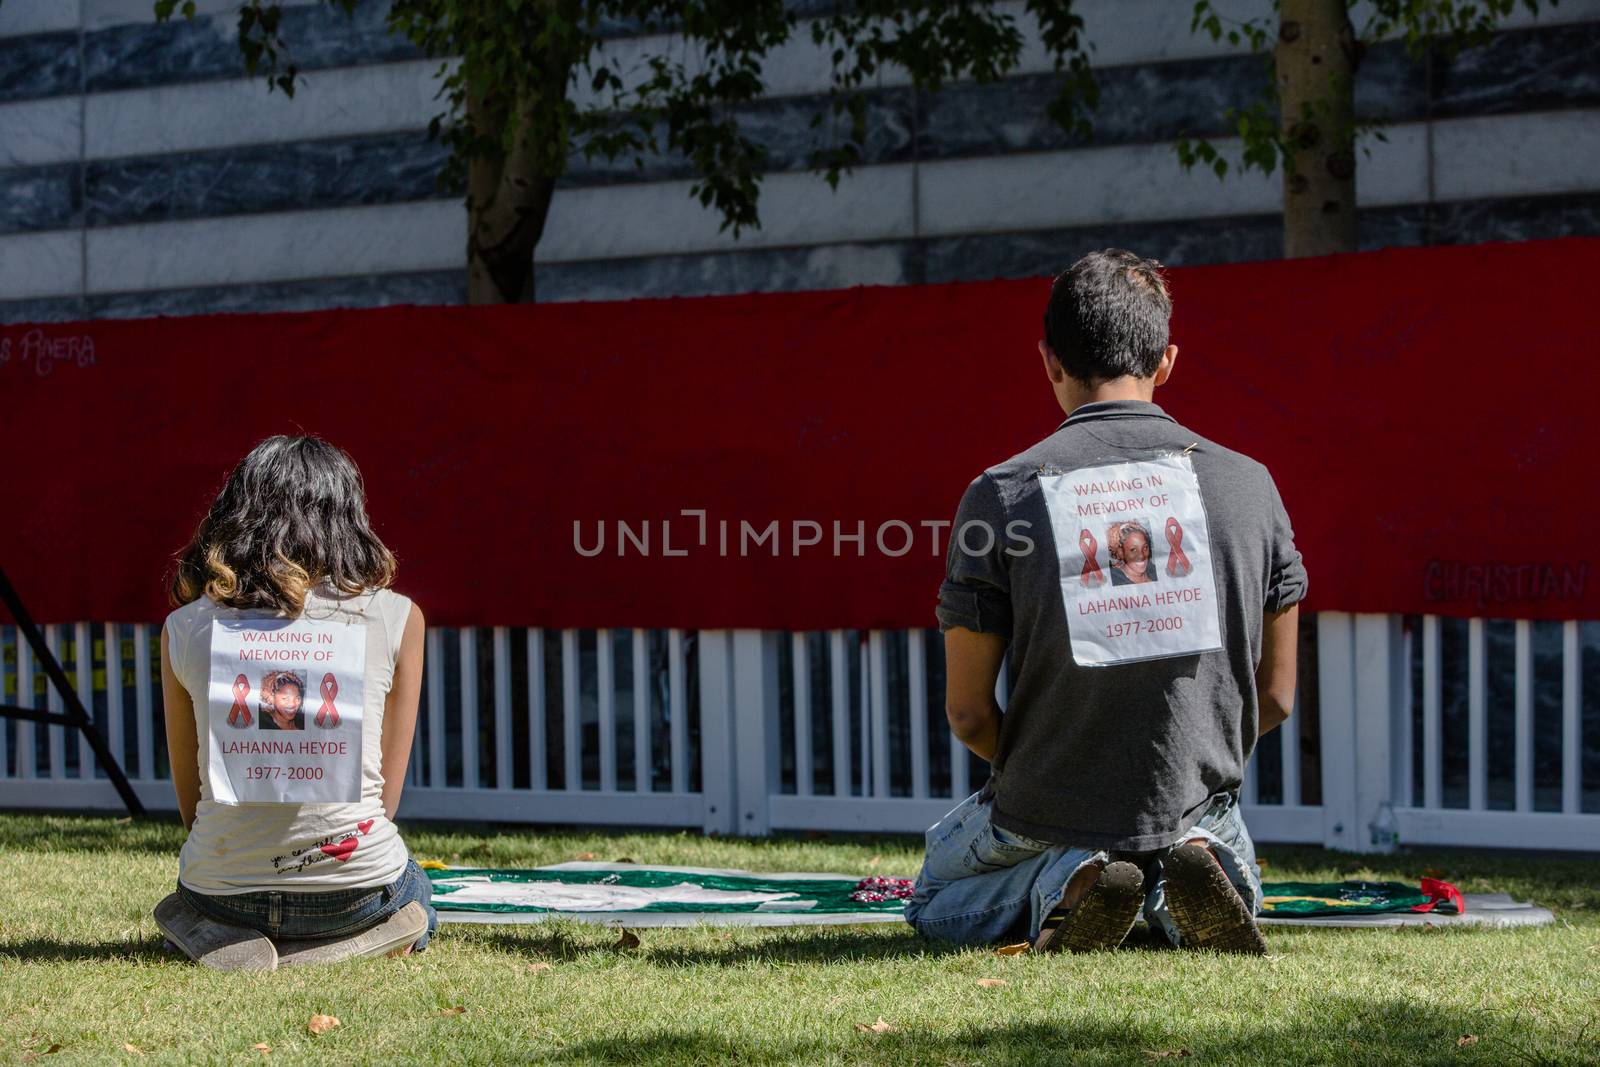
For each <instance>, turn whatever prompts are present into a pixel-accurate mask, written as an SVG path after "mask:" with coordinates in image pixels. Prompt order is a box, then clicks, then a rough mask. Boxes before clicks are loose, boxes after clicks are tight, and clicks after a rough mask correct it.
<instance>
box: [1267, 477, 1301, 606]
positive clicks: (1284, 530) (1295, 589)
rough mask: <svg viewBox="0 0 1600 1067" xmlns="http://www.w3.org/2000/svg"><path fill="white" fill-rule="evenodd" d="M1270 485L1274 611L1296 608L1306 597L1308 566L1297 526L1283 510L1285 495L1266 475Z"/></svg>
mask: <svg viewBox="0 0 1600 1067" xmlns="http://www.w3.org/2000/svg"><path fill="white" fill-rule="evenodd" d="M1267 488H1268V489H1269V490H1270V491H1271V496H1272V533H1271V547H1270V548H1269V550H1268V555H1269V559H1268V572H1267V603H1266V610H1267V612H1268V613H1269V614H1274V613H1277V612H1280V611H1282V610H1284V609H1285V608H1290V607H1293V606H1294V605H1296V604H1298V603H1300V601H1302V600H1304V599H1305V596H1306V584H1307V579H1306V566H1305V562H1304V561H1303V560H1302V559H1301V558H1300V551H1299V550H1298V549H1297V548H1295V547H1294V528H1293V527H1292V526H1290V525H1289V512H1288V511H1287V510H1285V509H1284V506H1283V498H1282V497H1281V496H1279V495H1278V486H1277V483H1276V482H1274V481H1273V480H1272V476H1271V475H1270V474H1269V475H1268V476H1267Z"/></svg>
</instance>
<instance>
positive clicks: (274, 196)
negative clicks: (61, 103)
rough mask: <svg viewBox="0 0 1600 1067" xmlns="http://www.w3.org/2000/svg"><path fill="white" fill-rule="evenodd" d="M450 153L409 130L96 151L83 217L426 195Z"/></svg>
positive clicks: (125, 217)
mask: <svg viewBox="0 0 1600 1067" xmlns="http://www.w3.org/2000/svg"><path fill="white" fill-rule="evenodd" d="M447 155H448V151H447V149H446V148H445V147H444V146H443V145H441V144H439V143H438V142H437V141H434V140H432V139H431V138H429V137H428V135H427V134H426V133H423V132H421V131H415V132H411V131H408V132H405V133H393V134H377V135H374V136H370V137H351V138H342V139H336V140H325V141H297V142H291V143H289V144H277V145H245V146H240V147H237V148H224V149H217V150H214V151H210V152H184V153H175V154H171V155H160V156H141V157H134V158H122V159H108V160H95V161H91V162H90V163H89V164H88V165H87V166H86V168H85V176H84V189H85V192H84V217H85V219H86V221H87V223H88V224H89V225H90V226H107V225H118V224H126V223H136V222H157V221H163V220H176V219H196V218H208V217H215V216H221V215H248V214H260V213H263V212H272V211H292V210H297V209H300V210H304V209H321V208H333V207H350V206H359V205H365V204H392V203H401V202H406V201H414V200H428V199H433V198H438V197H443V196H446V195H447V194H445V193H442V192H441V191H440V189H439V183H438V178H439V172H440V169H441V168H442V166H443V165H444V161H445V158H446V156H447ZM3 174H4V172H0V178H3ZM452 198H453V197H452Z"/></svg>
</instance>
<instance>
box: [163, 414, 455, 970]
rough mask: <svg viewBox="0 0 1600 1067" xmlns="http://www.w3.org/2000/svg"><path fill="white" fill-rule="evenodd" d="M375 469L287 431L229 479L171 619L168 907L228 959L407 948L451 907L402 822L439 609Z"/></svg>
mask: <svg viewBox="0 0 1600 1067" xmlns="http://www.w3.org/2000/svg"><path fill="white" fill-rule="evenodd" d="M394 571H395V560H394V556H393V555H392V554H391V553H390V552H389V550H388V549H387V548H385V547H384V545H383V542H381V541H380V540H378V538H377V535H375V534H374V533H373V532H372V529H371V526H370V525H369V524H368V521H367V514H366V500H365V494H364V491H363V489H362V484H361V475H360V472H358V471H357V470H356V467H355V464H354V463H353V462H352V461H351V459H350V457H349V456H348V455H346V454H345V453H344V452H343V451H341V450H340V449H338V448H335V447H334V446H333V445H330V444H328V443H327V442H325V441H321V440H318V439H317V438H314V437H272V438H268V439H267V440H265V441H263V442H261V444H259V445H257V446H256V448H255V449H254V450H253V451H252V452H251V453H250V454H249V455H248V456H246V457H245V458H244V461H243V462H241V463H240V464H239V466H238V467H236V468H235V469H234V471H233V473H232V474H231V475H229V476H228V481H227V484H226V485H224V486H223V488H222V493H221V494H220V495H219V496H218V497H217V499H216V501H215V502H214V503H213V504H212V505H211V509H210V510H209V511H208V512H207V514H206V516H205V518H204V519H203V520H202V521H201V523H200V528H199V530H198V532H196V534H195V537H194V540H193V541H192V542H191V543H190V545H189V547H188V548H187V549H186V550H185V551H184V553H183V555H182V557H181V559H180V560H179V563H178V570H177V575H176V577H175V578H174V580H173V583H172V599H173V602H174V603H176V604H179V605H182V606H180V607H179V608H178V609H177V610H176V611H174V612H173V613H172V614H171V615H169V616H168V617H167V621H166V625H165V627H163V629H162V632H161V682H162V692H163V694H164V696H165V699H166V724H167V749H168V752H169V754H170V758H171V763H172V783H173V787H174V788H175V789H176V790H177V794H178V811H179V812H180V814H181V815H182V816H183V823H184V826H186V827H188V829H189V837H188V840H186V841H185V842H184V845H183V851H182V853H181V854H180V856H179V860H178V891H177V892H176V893H174V894H172V895H171V896H169V897H167V898H166V899H165V900H163V901H162V902H161V903H160V904H159V905H158V906H157V907H156V913H155V917H156V922H157V925H159V926H160V927H161V929H162V931H163V932H164V933H165V934H166V935H167V937H168V938H169V939H170V940H171V941H173V942H174V943H175V944H176V945H177V946H178V947H179V948H181V949H182V950H183V951H184V952H185V953H187V954H188V955H189V956H190V957H191V958H192V959H195V960H197V961H199V962H201V963H204V964H207V965H209V966H213V967H221V968H227V969H239V970H271V969H273V968H274V967H276V966H277V965H278V964H279V962H280V961H281V962H282V963H284V964H290V963H309V962H322V961H331V960H335V959H348V958H351V957H355V956H372V955H380V954H385V953H395V954H400V953H404V952H408V951H411V950H412V949H421V948H423V947H424V946H425V945H426V943H427V940H428V935H429V933H430V932H431V931H432V930H433V927H434V924H435V922H436V917H435V915H434V912H433V907H432V905H431V904H430V903H429V901H430V899H431V895H432V893H431V888H430V886H429V883H428V879H427V876H426V875H424V874H423V872H422V870H421V869H420V868H419V867H418V866H417V864H416V861H414V860H412V859H411V858H410V855H409V853H408V852H407V851H406V846H405V843H404V842H402V841H401V840H400V834H399V832H398V831H397V830H396V829H395V826H394V823H393V822H392V821H391V820H392V819H393V818H394V813H395V809H396V808H397V807H398V805H399V803H400V789H401V786H402V784H403V783H404V782H405V775H406V763H407V761H408V759H409V758H410V755H411V740H412V733H413V730H414V729H415V727H416V719H417V698H418V694H419V692H420V687H421V681H422V648H423V633H424V631H423V626H424V624H423V619H422V612H421V611H420V610H418V609H417V607H416V605H414V604H412V603H411V601H409V600H407V599H406V598H405V597H403V596H401V595H399V594H398V593H395V592H392V591H391V590H390V589H389V585H390V583H391V582H392V581H393V580H394Z"/></svg>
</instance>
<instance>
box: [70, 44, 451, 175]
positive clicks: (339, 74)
mask: <svg viewBox="0 0 1600 1067" xmlns="http://www.w3.org/2000/svg"><path fill="white" fill-rule="evenodd" d="M437 70H438V64H436V63H434V62H432V61H431V60H419V61H416V62H410V63H386V64H379V65H377V66H370V67H344V68H340V69H338V70H327V71H316V72H313V73H312V74H310V75H308V76H307V79H306V83H305V84H304V85H303V86H302V87H301V88H300V89H299V90H298V91H297V92H296V94H295V96H294V99H292V100H291V99H289V98H287V97H285V96H284V95H283V94H282V93H277V92H275V93H269V92H267V88H266V86H265V85H264V84H262V83H261V82H259V81H253V80H248V79H238V80H234V81H226V82H207V83H205V84H203V85H169V86H164V87H161V88H158V89H130V90H126V91H124V92H116V93H92V94H90V95H89V96H87V97H86V98H85V106H84V153H85V155H86V156H87V157H88V158H90V159H106V158H115V157H118V156H133V155H140V156H142V155H152V154H157V153H167V152H193V151H204V150H206V149H211V148H224V147H227V146H229V145H253V144H271V143H279V142H284V141H298V140H307V139H322V138H327V137H345V136H353V135H360V134H369V133H385V132H392V131H397V130H421V129H426V128H427V125H428V122H429V120H431V119H432V118H433V116H435V115H437V114H438V113H439V111H440V108H441V105H440V103H439V101H437V100H436V99H434V97H435V94H436V93H437V92H438V84H437V81H436V80H435V78H434V73H435V72H436V71H437Z"/></svg>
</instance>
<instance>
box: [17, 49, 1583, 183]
mask: <svg viewBox="0 0 1600 1067" xmlns="http://www.w3.org/2000/svg"><path fill="white" fill-rule="evenodd" d="M1491 56H1492V60H1493V61H1492V62H1491V61H1490V60H1489V58H1486V57H1491ZM1463 69H1464V70H1467V71H1468V72H1469V73H1468V74H1466V75H1463V74H1461V73H1459V72H1458V71H1459V70H1463ZM436 70H437V67H436V66H435V65H434V64H433V63H431V62H427V61H421V62H411V63H391V64H383V65H378V66H371V67H358V68H339V69H333V70H326V71H319V72H315V73H313V74H311V75H309V76H308V77H307V80H306V83H305V85H304V86H303V87H302V89H301V90H300V92H299V93H298V94H297V97H296V99H294V100H292V101H291V100H287V99H285V98H284V97H283V96H282V94H269V93H267V92H266V91H265V87H264V86H263V85H262V84H261V83H260V82H254V81H248V80H240V79H236V80H233V81H226V82H209V83H206V84H205V85H189V86H168V87H165V88H159V89H148V90H130V91H126V92H117V93H104V94H92V95H90V96H89V97H88V98H87V99H86V101H85V104H84V107H85V110H86V113H87V118H86V121H87V123H88V127H87V130H86V136H85V138H84V142H85V148H86V151H87V152H88V154H89V155H90V157H92V158H103V157H117V156H125V155H150V154H155V153H166V152H184V151H205V150H209V149H213V148H220V147H225V146H229V145H248V144H254V143H278V142H283V141H288V140H310V139H325V138H329V137H335V136H349V135H360V134H365V133H373V132H380V131H387V130H397V129H421V128H424V127H425V126H426V124H427V122H428V120H429V119H431V118H432V117H433V116H434V115H436V114H438V113H439V111H440V105H439V103H438V101H437V100H435V99H434V94H435V92H436V89H437V84H436V81H435V77H434V76H435V72H436ZM1433 71H1434V74H1433V82H1434V86H1435V88H1434V94H1433V98H1432V100H1431V101H1430V99H1429V92H1428V73H1427V68H1426V67H1424V66H1423V65H1421V64H1418V63H1415V62H1413V61H1412V60H1411V59H1410V58H1409V57H1408V56H1407V55H1406V53H1405V51H1404V49H1402V48H1401V47H1400V46H1399V45H1386V46H1381V47H1378V48H1375V49H1373V50H1372V51H1371V52H1370V53H1369V54H1368V56H1367V58H1366V59H1365V60H1364V62H1363V66H1362V69H1361V73H1360V75H1359V77H1358V78H1357V82H1356V102H1357V112H1358V115H1359V116H1360V117H1362V118H1364V119H1371V120H1386V121H1408V120H1417V119H1421V118H1423V117H1425V116H1428V115H1430V114H1431V115H1432V116H1433V117H1436V118H1445V117H1456V116H1464V115H1468V114H1498V113H1511V112H1516V111H1527V110H1543V109H1551V108H1556V107H1562V108H1569V107H1584V106H1592V105H1595V104H1597V103H1600V22H1596V23H1583V24H1577V25H1571V26H1564V27H1559V28H1544V29H1538V30H1528V31H1518V32H1511V33H1504V34H1501V35H1499V36H1498V37H1497V38H1496V39H1495V40H1494V41H1493V42H1492V43H1491V45H1490V46H1488V47H1487V48H1486V49H1484V50H1482V51H1481V52H1480V51H1474V52H1468V53H1463V54H1462V55H1461V56H1460V57H1458V58H1457V59H1456V60H1455V61H1453V62H1452V61H1447V60H1445V59H1443V58H1440V59H1438V60H1437V61H1436V62H1434V64H1433ZM1266 77H1267V75H1266V71H1265V68H1264V65H1263V64H1262V62H1261V60H1260V59H1259V58H1257V57H1233V58H1224V59H1209V60H1188V61H1175V62H1168V63H1159V64H1147V65H1139V66H1126V67H1114V68H1108V69H1106V70H1103V71H1101V72H1100V83H1101V92H1102V101H1101V106H1100V108H1099V109H1098V110H1097V112H1096V113H1095V115H1094V116H1093V122H1094V131H1093V134H1092V136H1091V137H1090V138H1089V139H1088V140H1087V141H1086V140H1085V139H1083V138H1081V137H1075V136H1072V135H1069V134H1068V133H1067V132H1066V131H1063V130H1062V129H1061V128H1060V127H1059V126H1057V125H1056V124H1055V123H1054V122H1053V121H1051V120H1050V119H1049V117H1048V115H1047V113H1046V109H1047V107H1048V105H1049V103H1050V101H1051V100H1052V99H1053V98H1054V96H1055V94H1056V86H1057V79H1056V77H1055V76H1054V75H1027V76H1019V77H1013V78H1008V79H1004V80H1002V81H999V82H995V83H991V84H988V85H975V84H970V83H967V84H953V85H950V86H947V87H946V88H945V89H944V90H943V91H942V92H940V93H938V94H923V95H921V97H920V100H919V101H918V102H917V103H916V104H915V105H913V103H912V101H913V99H914V97H913V94H912V92H911V91H910V90H907V89H888V90H879V91H876V92H873V93H871V94H869V97H868V101H869V103H868V107H869V124H868V129H869V145H868V156H867V162H892V161H895V160H897V159H903V158H910V157H911V155H912V154H913V152H914V153H915V155H916V156H918V157H919V158H923V159H940V158H953V157H960V156H969V155H990V154H1000V153H1005V152H1040V151H1051V150H1055V149H1059V148H1067V147H1072V146H1074V145H1078V144H1084V143H1090V144H1124V143H1135V142H1141V141H1162V140H1170V139H1173V138H1177V137H1180V136H1191V135H1202V136H1216V135H1219V134H1221V133H1224V132H1228V126H1227V120H1226V112H1227V110H1228V109H1229V108H1238V107H1245V106H1248V105H1250V104H1252V103H1253V102H1254V101H1256V100H1257V99H1258V98H1259V96H1260V93H1261V92H1262V90H1263V89H1264V88H1265V87H1266V85H1267V82H1266ZM827 104H828V101H827V98H826V96H823V95H809V96H784V97H777V98H773V99H768V100H764V101H761V102H759V103H757V104H754V105H751V106H748V107H745V108H742V109H740V114H741V116H742V122H743V125H744V127H745V129H746V130H747V132H748V133H749V134H750V135H751V136H753V137H754V138H756V139H757V140H758V141H760V142H761V143H764V144H768V145H769V146H770V148H771V150H772V153H773V158H772V163H771V167H772V169H774V170H788V169H795V168H799V167H803V166H805V164H806V161H807V157H808V155H809V153H810V151H811V150H812V149H813V148H815V147H818V146H820V145H824V144H827V143H832V142H833V141H834V140H836V139H837V136H838V134H837V133H836V132H835V131H834V129H833V128H832V123H833V120H830V123H829V124H828V125H825V126H824V127H823V128H822V129H820V130H814V129H812V127H811V125H810V120H811V118H812V117H813V116H814V115H817V114H820V113H824V112H826V110H827ZM34 108H38V109H39V112H38V114H37V115H34V114H33V112H32V109H34ZM77 121H78V120H77V118H76V117H75V116H74V115H71V114H64V113H63V112H62V109H61V107H60V106H59V101H39V102H35V103H31V104H27V103H25V104H14V105H10V106H9V107H6V106H0V145H3V144H4V143H5V142H6V141H9V140H23V141H26V140H27V139H28V138H30V137H32V138H34V139H35V140H37V141H38V142H39V144H38V145H37V146H35V147H32V148H26V149H24V150H23V155H22V156H21V158H19V159H17V160H16V161H17V162H30V163H45V162H55V161H58V160H60V159H65V158H76V154H77V149H76V138H75V137H67V136H65V135H64V133H62V132H59V131H57V130H55V129H53V127H59V126H60V125H61V124H62V123H66V124H70V125H72V126H73V127H74V129H75V125H76V123H77ZM8 135H9V136H8ZM0 151H6V149H4V148H0ZM575 169H576V170H577V171H578V172H579V173H578V175H576V176H575V177H574V179H573V181H574V183H576V184H587V183H593V182H599V181H613V180H614V181H636V180H658V179H661V178H665V177H678V176H686V175H687V167H686V165H685V164H684V163H683V161H682V160H681V159H675V158H660V157H652V158H647V159H646V160H645V161H644V166H643V167H642V168H640V167H636V166H635V165H634V161H633V160H632V159H631V158H622V159H619V160H617V161H615V162H612V163H608V162H606V161H604V160H595V161H592V162H586V163H580V164H578V165H577V167H576V168H575Z"/></svg>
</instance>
